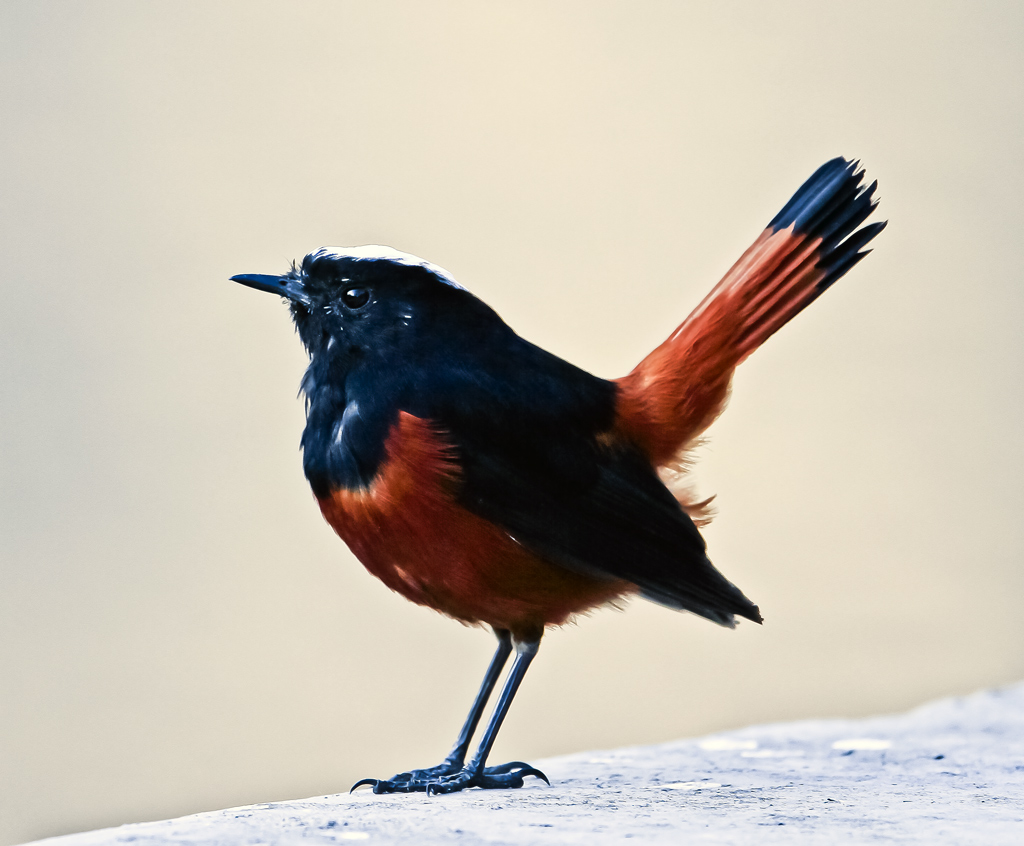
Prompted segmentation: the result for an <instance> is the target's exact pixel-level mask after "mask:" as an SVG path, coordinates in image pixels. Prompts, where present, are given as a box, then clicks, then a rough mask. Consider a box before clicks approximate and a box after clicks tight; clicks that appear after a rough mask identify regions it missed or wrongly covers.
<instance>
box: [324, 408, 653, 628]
mask: <svg viewBox="0 0 1024 846" xmlns="http://www.w3.org/2000/svg"><path fill="white" fill-rule="evenodd" d="M459 484H460V473H459V467H458V463H457V457H456V455H455V451H454V449H453V448H452V447H451V445H450V444H449V443H448V441H447V440H446V438H445V435H444V432H443V431H441V430H439V429H437V428H435V427H434V426H432V425H431V423H430V422H429V421H426V420H422V419H420V418H418V417H413V416H412V415H410V414H407V413H405V412H401V413H400V414H399V417H398V421H397V422H396V423H395V425H394V426H393V427H392V429H391V431H390V433H389V435H388V439H387V442H386V444H385V459H384V461H383V463H382V465H381V468H380V470H379V472H378V473H377V475H376V477H375V478H374V480H373V482H372V483H371V484H370V485H369V487H367V488H363V489H360V490H355V491H350V490H345V489H339V490H335V491H333V492H331V493H330V494H328V495H327V496H325V497H323V498H322V499H318V502H319V504H320V510H321V512H322V513H323V515H324V518H325V519H326V520H327V522H328V523H330V525H331V526H332V527H333V528H334V530H335V531H336V532H337V533H338V535H339V536H340V537H341V538H342V540H344V541H345V543H347V544H348V546H349V548H350V549H351V550H352V551H353V552H354V553H355V555H356V557H357V558H358V559H359V560H360V561H361V562H362V563H363V565H364V566H365V567H366V569H367V570H369V571H370V572H371V573H372V574H373V575H375V576H376V577H377V578H379V579H380V580H381V581H382V582H384V584H386V585H387V586H388V587H389V588H391V589H392V590H394V591H396V592H398V593H400V594H401V595H402V596H404V597H406V598H407V599H409V600H411V601H413V602H416V603H418V604H420V605H426V606H429V607H430V608H434V609H436V610H438V611H441V612H442V613H444V614H447V615H449V616H451V617H454V618H456V619H458V620H462V621H463V622H466V623H488V624H490V625H492V626H495V627H498V628H504V629H509V630H511V631H512V633H513V634H516V635H519V636H522V637H531V636H532V637H536V636H538V635H539V634H540V632H541V631H542V629H543V627H544V626H548V625H560V624H561V623H564V622H566V620H568V619H569V618H570V617H572V615H574V614H577V613H579V612H581V611H585V610H587V609H589V608H593V607H595V606H597V605H601V604H603V603H606V602H609V601H610V600H613V599H615V598H616V597H619V596H622V595H623V594H626V593H629V592H631V591H632V590H633V586H632V585H631V584H629V583H628V582H623V581H617V580H611V579H598V578H594V577H590V576H584V575H580V574H577V573H574V572H571V571H569V570H567V569H565V568H563V567H559V566H557V565H554V564H551V563H549V562H547V561H545V560H544V559H542V558H540V557H539V556H537V555H534V554H533V553H531V552H530V551H528V550H527V549H526V548H525V547H524V546H522V545H521V544H520V543H519V542H518V541H516V540H515V538H513V537H512V536H511V535H509V534H508V532H506V531H504V530H503V529H502V528H501V527H500V526H496V525H494V524H492V523H490V522H488V521H487V520H484V519H483V518H481V517H478V516H477V515H475V514H473V513H471V512H469V511H467V510H466V509H465V508H463V507H462V506H461V505H459V504H458V502H457V499H456V497H457V493H458V489H459Z"/></svg>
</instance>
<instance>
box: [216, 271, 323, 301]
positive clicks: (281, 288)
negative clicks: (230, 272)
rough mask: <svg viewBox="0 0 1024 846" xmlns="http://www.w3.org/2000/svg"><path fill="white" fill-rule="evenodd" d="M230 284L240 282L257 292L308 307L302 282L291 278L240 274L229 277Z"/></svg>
mask: <svg viewBox="0 0 1024 846" xmlns="http://www.w3.org/2000/svg"><path fill="white" fill-rule="evenodd" d="M231 281H232V282H241V283H242V284H243V285H248V286H249V287H250V288H255V289H256V290H257V291H267V292H268V293H271V294H277V295H278V296H279V297H284V298H285V299H288V300H295V302H298V303H302V304H303V305H307V306H308V305H309V302H310V301H309V297H308V296H307V295H306V289H305V288H304V287H303V285H302V282H301V281H300V280H298V279H294V278H293V277H291V276H267V275H265V274H262V273H240V274H238V276H232V277H231Z"/></svg>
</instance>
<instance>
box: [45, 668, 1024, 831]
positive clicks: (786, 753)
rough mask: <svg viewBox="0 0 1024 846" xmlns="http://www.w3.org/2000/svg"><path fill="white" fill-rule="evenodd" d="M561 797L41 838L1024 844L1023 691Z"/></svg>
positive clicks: (625, 753)
mask: <svg viewBox="0 0 1024 846" xmlns="http://www.w3.org/2000/svg"><path fill="white" fill-rule="evenodd" d="M533 763H535V764H536V765H537V766H539V767H540V768H541V769H543V770H544V771H545V772H546V773H547V774H548V776H549V777H550V778H551V781H552V786H551V787H547V786H546V785H544V784H543V783H542V782H537V781H535V780H531V782H530V783H529V784H528V785H527V786H526V787H524V788H523V789H521V790H510V791H495V792H492V791H481V790H471V791H467V792H465V793H460V794H456V795H452V796H442V797H434V798H431V799H427V798H426V797H424V796H423V795H422V794H417V795H412V796H374V795H372V794H371V793H369V792H368V791H366V792H359V793H356V794H354V795H352V796H349V795H347V794H341V795H337V796H321V797H317V798H314V799H306V800H303V801H295V802H274V803H270V804H264V805H250V806H247V807H243V808H231V809H229V810H226V811H214V812H210V813H204V814H196V815H194V816H189V817H182V818H180V819H175V820H164V821H162V822H150V823H138V824H134V825H124V826H120V827H119V828H109V829H104V830H101V831H92V832H85V833H83V834H72V835H66V836H63V837H53V838H49V839H47V840H41V841H37V843H45V844H47V846H115V844H128V843H131V844H134V846H148V844H154V846H155V844H175V846H183V845H184V844H196V846H199V844H203V846H207V844H208V845H209V846H214V844H231V846H256V845H257V844H275V846H276V844H304V846H314V845H315V844H329V843H348V842H352V841H365V842H366V843H367V844H391V843H415V844H418V846H420V845H421V846H429V844H450V843H458V844H478V843H479V844H491V846H498V844H547V843H552V844H553V843H580V844H587V845H588V846H591V845H592V844H594V845H595V846H597V845H599V844H606V843H622V842H625V841H631V842H634V843H645V844H647V843H666V844H668V843H671V844H682V843H687V844H689V843H723V844H724V843H728V844H754V843H757V844H772V843H780V844H781V843H787V844H788V843H800V844H819V843H820V844H829V846H834V844H849V843H897V842H898V843H901V844H906V843H927V844H938V843H942V844H985V846H994V845H995V844H1007V846H1009V844H1013V845H1014V846H1019V844H1022V843H1024V684H1018V685H1015V686H1012V687H1008V688H1004V689H1001V690H994V691H986V692H982V693H976V694H973V695H971V696H967V697H963V698H956V699H944V700H940V701H938V702H933V703H931V704H928V705H925V706H922V707H920V708H917V709H915V710H913V711H911V712H909V713H907V714H902V715H899V716H887V717H875V718H871V719H866V720H827V721H826V720H816V721H805V722H796V723H782V724H777V725H765V726H755V727H752V728H746V729H742V730H740V731H733V732H727V733H723V734H717V735H712V736H709V737H705V738H699V739H694V740H681V741H676V742H673V743H665V744H662V745H659V746H643V747H634V748H627V749H616V750H614V751H610V752H587V753H583V754H578V755H568V756H564V757H560V758H550V759H548V760H545V761H535V762H533Z"/></svg>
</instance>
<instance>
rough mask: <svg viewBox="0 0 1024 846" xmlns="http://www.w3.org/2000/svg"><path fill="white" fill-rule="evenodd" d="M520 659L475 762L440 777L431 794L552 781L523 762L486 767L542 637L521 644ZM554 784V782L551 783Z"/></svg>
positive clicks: (514, 663)
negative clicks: (533, 778)
mask: <svg viewBox="0 0 1024 846" xmlns="http://www.w3.org/2000/svg"><path fill="white" fill-rule="evenodd" d="M515 647H516V660H515V661H514V662H513V664H512V669H511V670H510V671H509V674H508V678H507V679H506V680H505V686H504V687H503V688H502V691H501V696H500V697H498V704H497V705H495V706H494V713H493V714H492V715H491V721H490V722H489V723H488V724H487V728H486V729H485V730H484V736H483V738H482V739H481V740H480V746H479V747H478V748H477V750H476V754H475V755H474V756H473V759H472V760H471V761H470V762H469V763H468V764H466V766H464V767H463V768H462V769H461V770H460V771H459V772H457V773H453V774H451V775H445V776H442V777H440V778H439V779H438V780H437V781H433V782H431V783H430V784H428V785H427V787H426V791H427V795H428V796H430V795H432V794H435V793H454V792H456V791H457V790H464V789H465V788H467V787H482V788H485V789H497V788H508V787H522V786H523V779H524V778H526V777H527V776H536V777H537V778H542V779H544V781H548V777H547V776H546V775H544V773H542V772H541V771H540V770H538V769H535V768H534V767H531V766H530V765H529V764H525V763H523V762H522V761H512V762H510V763H508V764H501V765H500V766H497V767H486V766H485V764H486V763H487V756H488V755H489V754H490V752H491V747H492V746H493V745H494V739H495V738H496V737H497V736H498V730H499V729H500V728H501V724H502V722H504V720H505V715H506V714H507V713H508V709H509V706H510V705H511V704H512V699H513V698H514V697H515V695H516V691H517V690H518V689H519V685H520V684H521V683H522V681H523V677H524V676H525V675H526V671H527V669H529V667H530V662H531V661H533V656H534V655H536V654H537V649H538V648H539V647H540V638H538V639H537V640H532V641H526V642H517V643H516V644H515ZM548 783H549V784H550V782H548Z"/></svg>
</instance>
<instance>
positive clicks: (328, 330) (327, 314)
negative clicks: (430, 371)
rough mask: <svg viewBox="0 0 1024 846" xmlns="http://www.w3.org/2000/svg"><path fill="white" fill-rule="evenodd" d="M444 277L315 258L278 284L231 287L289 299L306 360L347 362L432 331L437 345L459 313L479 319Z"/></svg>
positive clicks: (329, 255) (249, 280)
mask: <svg viewBox="0 0 1024 846" xmlns="http://www.w3.org/2000/svg"><path fill="white" fill-rule="evenodd" d="M384 255H385V256H386V255H387V254H386V253H385V254H384ZM442 273H443V272H442V271H440V269H439V268H437V269H435V268H433V267H427V266H424V265H421V264H413V263H411V262H410V261H407V260H402V259H393V258H390V257H380V258H363V257H353V256H350V255H346V254H344V253H335V252H331V251H328V250H319V251H317V252H315V253H310V254H309V255H308V256H306V257H305V258H304V259H303V260H302V264H301V266H294V265H293V267H292V270H291V271H290V272H288V273H286V274H284V275H282V276H262V275H249V274H246V275H242V276H234V277H232V279H234V280H235V281H237V282H241V283H242V284H244V285H249V286H250V287H253V288H257V289H259V290H264V291H268V292H271V293H276V294H279V295H280V296H282V297H285V298H286V299H288V300H289V301H290V304H291V312H292V318H293V319H294V321H295V326H296V328H297V329H298V332H299V337H300V338H301V339H302V343H303V344H304V345H305V346H306V349H307V350H308V351H309V354H310V356H311V357H316V356H318V355H320V354H322V353H325V352H328V351H330V352H331V353H332V357H336V356H337V357H345V356H350V355H355V356H365V355H370V356H373V355H374V354H377V355H380V354H384V353H386V351H388V350H392V351H397V350H398V349H399V348H405V349H408V348H409V346H410V345H415V344H416V343H417V340H418V339H419V340H420V341H422V340H423V338H424V330H428V331H429V327H433V334H432V335H431V337H434V338H437V334H436V330H437V328H438V325H439V324H445V323H450V322H451V321H452V320H453V319H457V316H458V315H459V314H461V313H467V312H472V313H476V316H477V318H480V317H482V316H483V315H482V313H481V308H480V307H481V306H483V304H482V303H480V302H479V301H478V300H476V298H474V297H473V296H472V295H470V294H469V293H468V292H467V291H464V290H463V289H461V288H459V287H458V286H457V285H455V284H454V283H453V282H451V281H450V280H449V279H447V277H445V276H444V275H442ZM483 309H485V310H486V311H487V312H490V309H487V308H486V306H483ZM490 314H491V315H493V312H490ZM494 318H496V315H494Z"/></svg>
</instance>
